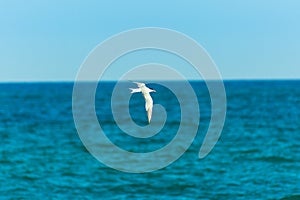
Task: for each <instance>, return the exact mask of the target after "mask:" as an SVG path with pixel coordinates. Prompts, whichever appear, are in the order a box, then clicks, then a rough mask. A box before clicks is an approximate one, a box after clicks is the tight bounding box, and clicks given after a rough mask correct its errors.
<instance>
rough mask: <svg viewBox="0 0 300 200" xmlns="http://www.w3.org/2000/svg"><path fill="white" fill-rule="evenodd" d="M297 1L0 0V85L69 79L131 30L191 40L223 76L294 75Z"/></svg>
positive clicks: (299, 64)
mask: <svg viewBox="0 0 300 200" xmlns="http://www.w3.org/2000/svg"><path fill="white" fill-rule="evenodd" d="M299 10H300V1H298V0H282V1H279V0H273V1H271V0H269V1H268V0H266V1H261V0H252V1H240V0H228V1H222V0H219V1H216V0H210V1H200V0H199V1H198V0H194V1H192V0H187V1H179V0H178V1H177V0H174V1H162V0H159V1H158V0H152V1H141V0H135V1H130V0H128V1H116V0H110V1H91V0H88V1H67V0H66V1H56V0H54V1H39V0H35V1H33V0H28V1H18V0H11V1H4V0H0V58H1V59H0V72H1V73H0V81H56V80H74V78H75V76H76V73H77V70H78V69H79V66H80V65H81V63H82V61H83V60H84V59H85V57H86V56H87V55H88V53H89V52H90V51H91V50H92V49H93V48H94V47H95V46H96V45H97V44H98V43H100V42H101V41H103V40H105V39H106V38H108V37H110V36H112V35H114V34H117V33H119V32H121V31H125V30H128V29H132V28H139V27H149V26H151V27H153V26H154V27H164V28H169V29H174V30H177V31H180V32H182V33H184V34H187V35H189V36H190V37H192V38H194V39H195V40H196V41H197V42H198V43H199V44H201V45H202V46H203V47H204V48H205V49H206V50H207V51H208V53H209V54H210V55H211V57H212V58H213V60H214V61H215V63H216V64H217V66H218V67H219V69H220V72H221V74H222V76H223V78H225V79H244V78H246V79H252V78H254V79H261V78H267V79H270V78H284V79H287V78H300V23H299V19H300V12H299Z"/></svg>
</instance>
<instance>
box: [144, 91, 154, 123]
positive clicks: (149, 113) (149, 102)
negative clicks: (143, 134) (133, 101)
mask: <svg viewBox="0 0 300 200" xmlns="http://www.w3.org/2000/svg"><path fill="white" fill-rule="evenodd" d="M144 97H145V101H146V104H145V109H146V111H147V117H148V122H149V123H150V121H151V117H152V108H153V100H152V98H151V96H150V94H149V93H148V94H145V95H144Z"/></svg>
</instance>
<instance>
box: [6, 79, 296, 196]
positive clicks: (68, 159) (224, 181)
mask: <svg viewBox="0 0 300 200" xmlns="http://www.w3.org/2000/svg"><path fill="white" fill-rule="evenodd" d="M191 84H192V86H193V88H194V90H195V92H196V94H197V97H198V101H199V107H200V116H201V118H200V126H199V129H198V133H197V136H196V138H195V140H194V142H193V143H192V145H191V146H190V148H189V149H188V151H187V152H186V153H185V154H184V155H183V156H181V157H180V158H179V159H178V160H177V161H175V162H174V163H172V164H171V165H169V166H167V167H166V168H163V169H161V170H158V171H155V172H151V173H141V174H131V173H124V172H120V171H117V170H115V169H111V168H109V167H107V166H105V165H104V164H102V163H100V162H99V161H98V160H97V159H95V158H94V157H93V156H92V155H91V154H90V153H89V152H88V151H87V150H86V148H85V147H84V145H83V144H82V142H81V140H80V138H79V136H78V134H77V131H76V128H75V125H74V120H73V115H72V89H73V83H23V84H22V83H2V84H0V141H1V145H0V199H300V132H299V130H300V81H226V82H225V89H226V93H227V117H226V122H225V126H224V129H223V132H222V135H221V137H220V139H219V141H218V143H217V144H216V146H215V147H214V149H213V150H212V152H211V153H210V154H209V155H208V156H207V157H205V158H204V159H199V158H198V152H199V148H200V146H201V144H202V141H203V138H204V135H205V133H206V130H207V128H208V125H209V120H210V113H211V110H210V98H209V93H208V91H207V89H206V87H205V84H204V83H203V82H191ZM114 85H115V83H114V82H106V83H101V84H100V85H99V86H98V89H97V94H96V97H95V99H96V104H95V109H96V112H97V117H98V120H99V123H100V124H101V126H102V127H103V130H104V131H105V133H107V137H109V138H110V140H111V141H113V142H114V143H115V144H117V145H118V146H120V147H121V148H123V149H126V150H128V151H135V152H147V151H149V150H155V149H157V148H161V147H163V146H164V145H166V144H167V143H168V141H170V140H171V139H172V137H174V132H176V129H177V128H178V126H179V125H178V123H179V121H180V108H179V107H178V101H177V100H176V97H175V96H174V94H172V92H169V91H168V90H167V89H166V88H163V87H160V86H159V85H155V84H152V85H151V84H150V86H151V87H153V88H155V89H156V90H157V91H158V92H157V93H156V94H153V95H152V96H153V99H154V101H155V102H159V103H160V104H162V105H163V106H165V107H166V110H167V113H168V115H167V121H166V124H165V126H166V128H164V129H163V130H162V133H161V134H158V135H157V136H155V138H154V139H153V140H151V139H145V140H144V139H136V138H133V137H130V136H128V135H126V134H124V133H122V131H121V130H120V129H119V128H118V126H116V123H115V121H114V119H113V116H112V113H111V105H110V99H109V94H111V91H112V90H113V87H114ZM176 85H177V87H181V83H180V82H177V83H176ZM128 92H129V91H128ZM120 101H122V99H120ZM170 101H171V102H172V104H171V105H172V107H168V106H170ZM129 111H130V114H131V117H132V119H133V120H134V121H135V123H136V124H138V125H140V126H145V125H146V124H147V123H146V122H147V118H146V115H145V112H144V99H143V98H142V96H140V95H138V94H136V95H133V96H132V98H131V100H130V106H129Z"/></svg>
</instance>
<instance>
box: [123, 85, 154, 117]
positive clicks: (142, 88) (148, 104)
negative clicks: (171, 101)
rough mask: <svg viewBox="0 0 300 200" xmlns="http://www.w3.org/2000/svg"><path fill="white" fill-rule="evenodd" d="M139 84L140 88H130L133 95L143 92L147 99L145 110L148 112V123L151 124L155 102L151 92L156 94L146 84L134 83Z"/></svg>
mask: <svg viewBox="0 0 300 200" xmlns="http://www.w3.org/2000/svg"><path fill="white" fill-rule="evenodd" d="M134 83H135V84H137V86H138V88H129V89H130V90H131V93H136V92H141V93H142V94H143V96H144V98H145V102H146V103H145V109H146V111H147V117H148V122H149V123H150V121H151V117H152V108H153V100H152V97H151V95H150V92H156V91H155V90H152V89H150V88H148V87H147V86H146V85H145V83H139V82H134Z"/></svg>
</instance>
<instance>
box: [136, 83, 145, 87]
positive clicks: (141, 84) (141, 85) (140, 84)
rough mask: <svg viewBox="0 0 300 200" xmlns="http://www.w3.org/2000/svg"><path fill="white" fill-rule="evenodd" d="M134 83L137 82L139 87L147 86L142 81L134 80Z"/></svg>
mask: <svg viewBox="0 0 300 200" xmlns="http://www.w3.org/2000/svg"><path fill="white" fill-rule="evenodd" d="M134 83H135V84H137V86H138V87H139V88H140V87H143V86H145V83H140V82H134Z"/></svg>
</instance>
